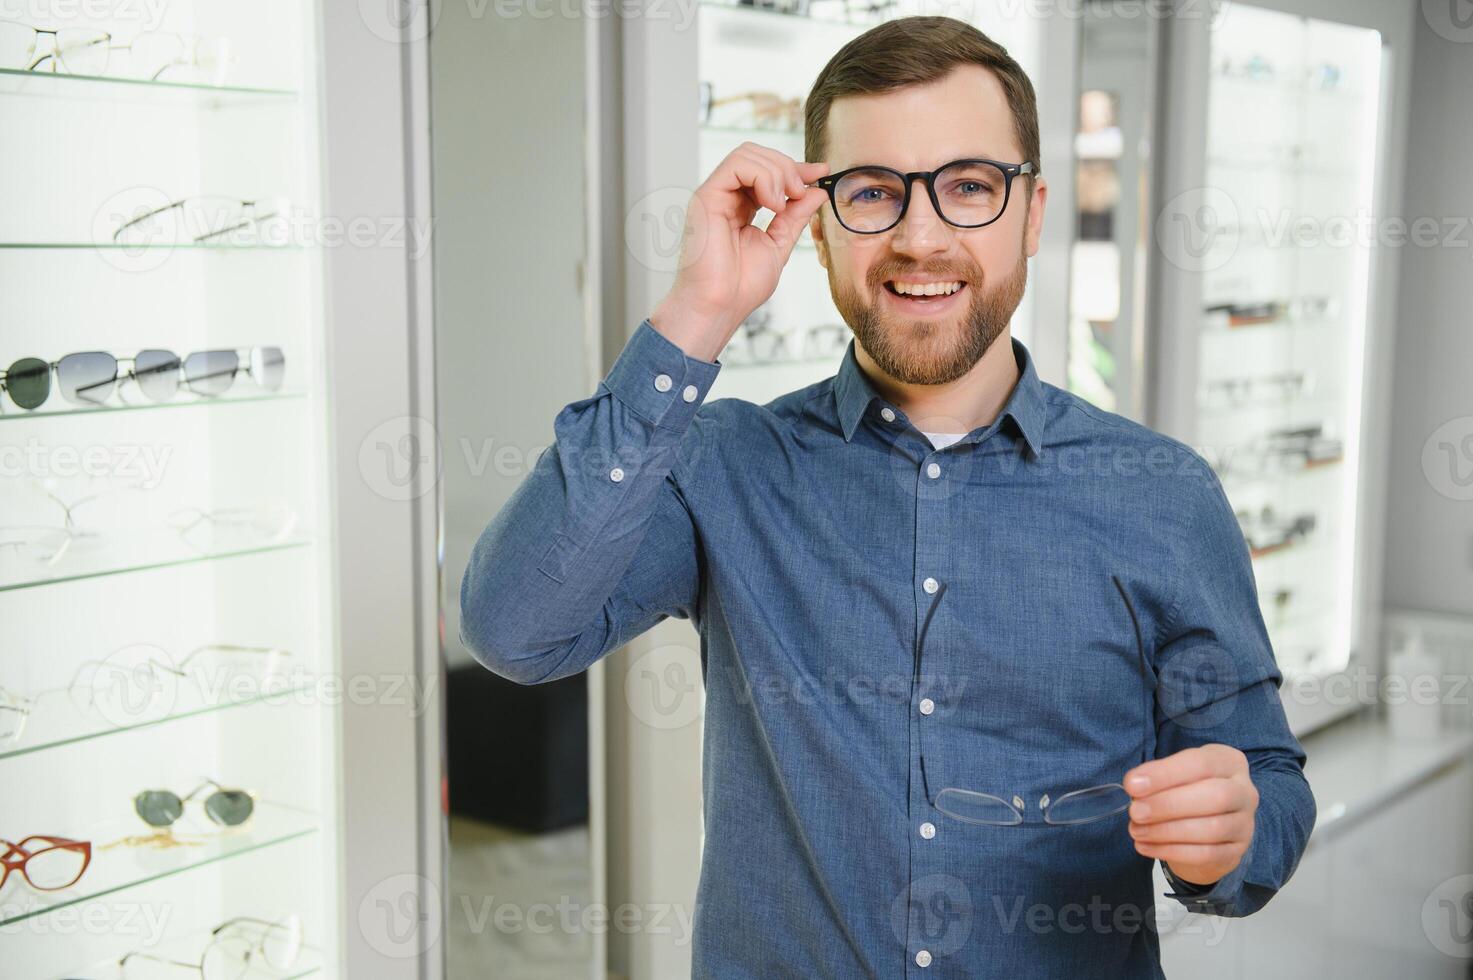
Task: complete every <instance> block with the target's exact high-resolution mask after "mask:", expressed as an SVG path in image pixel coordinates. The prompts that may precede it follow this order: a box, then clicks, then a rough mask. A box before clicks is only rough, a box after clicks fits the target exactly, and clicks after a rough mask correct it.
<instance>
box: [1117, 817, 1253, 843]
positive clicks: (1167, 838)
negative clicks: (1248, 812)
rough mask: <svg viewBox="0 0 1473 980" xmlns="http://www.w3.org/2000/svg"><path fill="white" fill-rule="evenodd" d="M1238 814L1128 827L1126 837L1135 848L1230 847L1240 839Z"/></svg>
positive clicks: (1240, 825)
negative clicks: (1160, 846) (1148, 845)
mask: <svg viewBox="0 0 1473 980" xmlns="http://www.w3.org/2000/svg"><path fill="white" fill-rule="evenodd" d="M1244 824H1245V820H1244V817H1243V815H1242V814H1218V815H1216V816H1210V817H1188V818H1187V819H1184V820H1168V821H1166V822H1164V823H1134V822H1132V823H1131V824H1130V836H1131V837H1132V838H1134V839H1135V841H1136V843H1138V844H1231V843H1232V842H1233V841H1236V840H1238V839H1239V838H1241V837H1242V836H1243V832H1244V830H1245V827H1244Z"/></svg>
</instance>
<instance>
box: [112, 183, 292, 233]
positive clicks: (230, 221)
mask: <svg viewBox="0 0 1473 980" xmlns="http://www.w3.org/2000/svg"><path fill="white" fill-rule="evenodd" d="M290 215H291V202H290V201H288V200H287V199H286V198H284V197H273V198H263V199H261V200H254V201H249V200H245V199H243V198H238V197H228V196H225V195H208V194H199V195H194V196H191V197H184V198H180V199H179V200H177V201H171V202H169V203H168V204H165V205H163V206H162V207H157V208H152V209H150V210H148V211H144V212H143V213H141V214H136V215H134V216H133V217H132V218H130V219H128V220H127V221H125V222H123V223H122V224H121V225H119V226H118V227H117V229H116V230H115V231H114V232H113V239H112V240H113V242H114V243H115V244H118V245H182V244H186V243H194V244H209V245H220V244H233V245H261V244H270V245H285V244H288V243H289V241H290V238H289V232H290V230H291V229H290V227H289V225H290ZM227 239H229V241H227Z"/></svg>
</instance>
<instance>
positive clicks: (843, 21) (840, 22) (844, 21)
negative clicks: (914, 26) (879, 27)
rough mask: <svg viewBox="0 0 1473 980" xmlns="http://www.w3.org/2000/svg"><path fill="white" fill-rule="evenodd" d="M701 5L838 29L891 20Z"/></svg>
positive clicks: (706, 1) (705, 0) (711, 0)
mask: <svg viewBox="0 0 1473 980" xmlns="http://www.w3.org/2000/svg"><path fill="white" fill-rule="evenodd" d="M700 5H701V6H702V7H705V8H707V9H710V10H735V11H739V12H741V13H751V14H760V15H763V16H767V17H784V18H786V19H788V20H801V21H809V22H812V23H815V24H833V25H835V26H838V27H849V28H854V27H874V26H875V25H876V24H882V23H884V22H885V21H886V20H888V19H889V18H886V17H875V18H871V19H869V20H860V19H857V18H853V17H824V16H817V17H815V16H814V15H813V14H811V13H808V14H800V13H794V12H790V11H786V10H777V9H775V8H772V7H758V6H752V5H748V4H736V3H721V2H718V0H700ZM824 5H825V4H823V3H820V7H822V6H824ZM811 6H812V4H811V2H810V7H811ZM827 6H832V7H834V8H836V9H843V6H844V5H843V4H842V3H830V4H827ZM889 9H892V10H897V11H898V9H899V8H898V7H892V8H889Z"/></svg>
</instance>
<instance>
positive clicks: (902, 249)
mask: <svg viewBox="0 0 1473 980" xmlns="http://www.w3.org/2000/svg"><path fill="white" fill-rule="evenodd" d="M952 234H953V229H952V227H951V225H949V224H947V223H946V221H945V220H944V219H943V218H942V217H941V215H940V214H938V213H937V212H936V208H935V206H934V205H933V204H932V203H931V195H930V194H929V193H927V191H926V181H925V178H923V177H916V178H915V179H914V180H913V181H912V182H911V191H910V203H909V204H907V205H906V207H905V214H903V215H901V216H900V223H899V224H897V225H896V226H895V227H894V229H892V236H891V243H890V244H891V247H892V248H893V249H894V250H895V251H896V252H899V253H901V254H902V255H909V256H911V257H913V258H922V257H924V256H927V255H933V254H935V253H936V252H944V251H946V250H947V249H948V248H950V247H951V239H952Z"/></svg>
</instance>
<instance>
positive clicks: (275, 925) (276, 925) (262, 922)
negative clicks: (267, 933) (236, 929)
mask: <svg viewBox="0 0 1473 980" xmlns="http://www.w3.org/2000/svg"><path fill="white" fill-rule="evenodd" d="M242 922H248V923H250V924H251V925H256V926H265V927H266V928H267V929H287V930H290V928H291V927H290V926H285V925H282V924H281V923H280V922H272V921H270V920H269V919H253V918H251V917H250V916H248V915H237V916H236V917H235V918H233V919H226V920H225V921H224V922H222V923H220V924H219V925H218V926H216V927H215V928H213V929H211V930H210V935H212V936H215V935H219V934H220V933H221V932H224V931H225V930H226V929H229V928H230V927H231V926H233V925H238V924H240V923H242Z"/></svg>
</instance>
